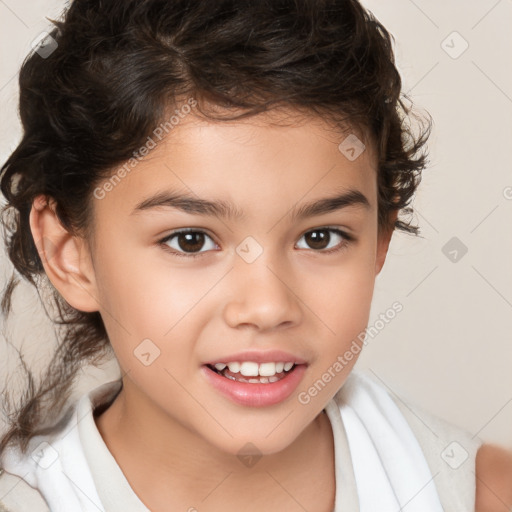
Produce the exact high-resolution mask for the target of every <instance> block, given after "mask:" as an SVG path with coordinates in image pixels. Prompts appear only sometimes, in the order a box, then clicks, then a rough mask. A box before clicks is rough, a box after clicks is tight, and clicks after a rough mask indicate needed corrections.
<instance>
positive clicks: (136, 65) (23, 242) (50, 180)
mask: <svg viewBox="0 0 512 512" xmlns="http://www.w3.org/2000/svg"><path fill="white" fill-rule="evenodd" d="M53 23H54V24H55V27H54V28H53V29H52V30H51V32H50V36H51V38H52V39H53V42H52V40H51V39H48V40H49V41H50V42H52V44H53V52H52V53H51V54H50V55H43V54H42V53H41V52H37V51H35V52H32V53H31V54H30V55H28V56H27V58H26V59H25V61H24V63H23V65H22V67H21V70H20V76H19V86H20V100H19V101H20V102H19V111H20V116H21V121H22V125H23V137H22V140H21V142H20V143H19V145H18V146H17V148H16V149H15V151H14V152H13V153H12V154H11V156H10V157H9V158H8V160H7V161H6V162H5V164H4V165H3V166H2V168H1V174H0V178H1V181H0V189H1V192H2V194H3V196H4V197H5V199H6V200H7V203H6V205H5V207H4V208H3V210H2V225H3V227H4V233H3V237H4V241H5V244H6V247H7V250H8V254H9V257H10V259H11V261H12V263H13V265H14V267H15V270H14V271H13V274H12V276H11V278H10V281H9V283H8V284H7V286H6V288H5V290H4V292H3V298H2V303H1V305H2V312H3V314H4V315H6V317H7V316H8V315H9V312H10V311H11V298H12V292H13V290H14V289H15V287H16V285H17V283H18V282H19V278H18V277H19V275H21V276H23V277H24V278H25V279H26V280H27V281H28V282H30V283H31V284H32V285H34V286H35V287H36V289H38V291H39V289H42V287H43V286H48V287H49V290H50V292H51V293H50V294H49V297H50V300H51V302H52V304H54V305H55V307H56V309H55V314H54V315H53V318H52V321H53V322H54V323H55V324H56V325H57V324H58V325H60V326H62V327H63V329H62V331H63V334H62V336H61V339H60V340H59V343H58V345H57V350H56V352H55V355H54V357H53V359H52V361H51V363H50V365H49V367H48V368H47V369H46V371H45V372H44V373H43V374H42V377H41V379H40V382H39V383H37V384H36V382H35V379H34V376H33V375H32V373H31V372H30V370H29V369H28V367H27V365H26V364H25V363H24V362H23V357H22V355H21V353H20V354H19V355H20V357H21V359H22V362H23V368H24V369H25V372H26V374H27V382H28V386H27V389H26V390H25V392H24V393H23V396H22V398H21V401H20V403H21V405H20V406H19V407H17V408H15V411H14V412H12V411H11V412H7V413H6V415H7V417H8V418H9V420H10V427H9V430H8V431H7V432H6V433H5V434H4V435H3V437H2V440H1V442H0V453H1V452H2V451H3V450H4V449H5V448H6V447H7V446H8V445H10V444H11V443H13V444H14V443H17V444H18V446H19V447H20V448H21V449H22V450H23V451H25V450H26V449H27V446H28V443H29V440H30V439H31V438H32V437H33V436H35V435H37V434H41V433H44V432H46V431H48V429H49V428H52V421H53V422H54V424H53V425H54V427H55V426H56V425H57V423H56V419H57V418H59V415H60V416H61V421H60V423H62V414H61V413H62V410H63V408H64V405H65V403H66V401H67V400H68V399H69V397H70V392H71V389H72V387H73V384H74V380H75V378H76V375H77V373H78V369H79V368H80V367H81V366H82V365H85V364H94V365H95V364H97V363H98V362H99V361H101V360H103V358H105V357H107V356H108V357H110V356H112V350H111V347H110V343H109V339H108V335H107V332H106V330H105V326H104V324H103V321H102V318H101V316H100V313H99V312H82V311H78V310H76V309H74V308H72V307H71V306H70V305H69V304H67V303H66V302H65V301H64V300H63V298H62V297H61V296H60V295H59V293H58V292H57V291H56V290H55V289H54V288H53V287H52V286H51V284H50V283H49V280H48V278H47V276H46V274H45V272H44V267H43V265H42V263H41V259H40V256H39V253H38V250H37V249H38V248H37V245H38V241H35V240H34V239H33V236H32V233H31V229H30V225H29V213H30V210H31V207H32V202H33V200H34V198H35V197H36V196H38V195H40V194H43V195H45V196H46V197H48V198H51V199H52V200H53V201H54V202H55V204H56V213H57V215H58V218H59V220H60V221H61V222H62V225H63V226H64V227H65V228H66V229H67V230H68V231H69V232H70V233H71V234H73V235H74V236H85V237H89V236H90V235H91V233H90V227H91V222H90V221H91V204H92V201H91V199H92V198H91V195H92V193H93V190H94V189H95V187H96V186H97V184H98V183H100V182H101V181H102V180H103V179H105V178H106V177H109V176H110V175H111V173H112V169H113V168H114V167H116V166H118V165H120V164H122V163H123V162H126V161H127V160H128V159H129V158H130V157H132V156H133V154H134V151H136V150H137V148H140V147H141V146H142V145H143V144H144V143H145V142H146V141H147V138H148V136H150V135H151V133H152V132H153V130H154V128H155V127H156V126H158V125H159V124H160V123H161V122H162V120H163V119H164V116H165V114H166V112H169V109H171V110H172V109H173V108H175V107H176V106H178V100H179V98H183V97H194V98H195V99H196V100H197V101H198V102H199V103H198V105H199V106H201V105H203V106H204V107H206V106H208V105H210V106H214V107H215V108H214V109H211V112H210V113H209V114H207V113H206V112H205V109H203V108H200V109H199V110H200V111H201V112H202V113H203V114H204V115H208V116H209V117H210V118H211V119H216V120H218V121H219V122H222V120H225V119H239V118H245V117H249V116H254V115H256V114H258V113H260V112H265V111H270V110H271V109H277V108H279V107H282V106H284V107H287V108H292V109H294V110H296V111H303V112H308V113H310V114H313V115H316V116H320V117H321V118H322V119H326V120H332V121H333V122H335V123H338V125H339V126H352V127H357V128H360V129H361V130H363V131H364V132H365V133H367V134H368V136H369V137H370V138H371V140H372V141H373V142H374V143H375V145H376V150H377V155H378V176H377V180H378V209H379V214H378V215H379V226H380V227H381V228H385V227H387V228H389V229H392V228H398V229H401V230H403V231H406V232H410V233H417V231H418V229H417V227H415V226H412V225H411V224H410V223H409V222H406V221H404V220H403V219H400V218H399V219H397V220H396V222H395V223H394V225H390V221H389V218H390V213H391V212H397V211H401V212H405V213H407V214H410V213H411V211H412V210H411V208H410V206H409V205H410V201H411V198H412V196H413V194H414V192H415V190H416V188H417V186H418V184H419V181H420V177H421V171H422V170H423V169H424V168H425V167H426V163H427V159H426V156H427V154H426V152H425V151H420V150H422V148H423V146H424V144H425V142H426V141H427V139H428V137H429V135H430V131H431V125H432V123H431V120H430V116H428V118H427V117H422V116H418V115H416V114H414V113H413V111H412V107H411V106H409V107H407V106H406V103H404V101H403V100H404V99H407V100H408V101H409V102H410V100H409V99H408V98H407V96H406V95H405V94H404V93H403V92H402V90H401V89H402V83H401V79H400V75H399V73H398V71H397V69H396V67H395V62H394V53H393V49H392V43H393V36H392V35H391V34H389V33H388V31H387V30H386V29H385V28H384V27H383V26H382V24H381V23H379V21H378V20H376V19H375V17H374V16H373V15H372V14H371V13H370V12H369V11H367V10H365V9H364V8H363V7H362V6H361V5H360V4H359V2H358V1H357V0H216V1H214V2H212V1H211V0H109V1H104V0H87V1H86V0H74V1H73V2H72V3H71V5H70V6H69V8H68V9H67V10H66V11H65V13H64V15H63V17H62V20H61V21H54V22H53ZM49 48H52V46H51V45H50V46H49ZM411 105H412V103H411ZM219 107H220V108H219ZM213 110H217V111H222V115H220V116H217V117H216V116H215V115H214V114H213ZM230 113H232V114H233V115H226V114H230ZM412 115H414V117H415V118H416V120H418V121H420V123H419V124H420V126H421V130H420V131H419V133H418V134H415V133H414V132H413V130H412V129H411V123H410V122H409V121H410V118H411V116H412ZM41 300H43V299H41ZM47 314H48V311H47ZM3 396H4V402H6V403H10V402H11V399H10V397H9V393H8V392H7V390H5V391H4V393H3ZM11 408H13V407H11ZM13 409H14V408H13ZM68 412H69V409H68ZM64 416H65V415H64Z"/></svg>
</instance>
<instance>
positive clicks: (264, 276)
mask: <svg viewBox="0 0 512 512" xmlns="http://www.w3.org/2000/svg"><path fill="white" fill-rule="evenodd" d="M277 259H278V258H271V257H270V254H269V252H268V251H265V252H264V253H263V254H262V255H261V256H260V257H259V258H258V259H256V260H255V261H253V262H252V263H247V262H246V261H244V260H243V259H238V261H236V263H235V268H234V269H233V271H232V272H231V273H230V274H231V275H230V286H231V287H232V288H231V293H229V294H228V296H229V297H230V299H229V301H228V302H227V304H226V306H225V308H224V318H225V321H226V323H227V324H228V325H229V326H230V327H233V328H239V327H242V326H248V325H250V326H253V327H255V328H257V329H258V330H274V329H279V328H285V327H288V328H290V327H293V326H295V325H298V324H299V323H300V321H301V319H302V315H303V309H302V307H301V305H302V304H303V303H302V301H301V299H300V298H299V293H300V292H299V290H297V285H296V282H295V280H294V278H293V273H292V272H291V271H290V269H289V268H286V267H285V265H283V264H281V265H279V266H276V260H277Z"/></svg>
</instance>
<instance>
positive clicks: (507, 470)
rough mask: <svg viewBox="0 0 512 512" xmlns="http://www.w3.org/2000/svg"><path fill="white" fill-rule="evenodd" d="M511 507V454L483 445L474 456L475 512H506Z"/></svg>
mask: <svg viewBox="0 0 512 512" xmlns="http://www.w3.org/2000/svg"><path fill="white" fill-rule="evenodd" d="M511 507H512V452H511V451H509V450H506V449H505V448H501V447H499V446H496V445H492V444H484V445H482V446H481V447H480V449H479V450H478V453H477V456H476V508H475V510H476V512H507V511H509V510H510V509H511Z"/></svg>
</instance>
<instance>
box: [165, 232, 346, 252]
mask: <svg viewBox="0 0 512 512" xmlns="http://www.w3.org/2000/svg"><path fill="white" fill-rule="evenodd" d="M314 231H330V232H332V233H336V234H337V235H340V236H341V237H342V238H344V240H343V241H342V242H340V243H339V244H338V246H337V247H335V248H333V249H327V250H325V249H323V250H322V249H319V250H315V249H311V250H312V251H313V252H318V253H322V254H334V253H338V252H340V251H342V250H344V249H346V248H347V246H348V245H349V244H350V243H351V242H353V241H355V238H354V237H353V236H351V235H348V234H347V233H345V231H342V230H341V229H338V228H331V227H328V226H324V227H321V228H315V229H310V230H309V231H306V232H305V233H304V234H303V235H302V236H304V235H306V234H308V233H312V232H314ZM183 233H203V234H204V235H206V236H207V237H209V238H211V239H212V240H213V238H212V237H211V236H210V235H209V234H208V233H206V232H205V231H202V230H201V229H194V228H190V229H180V230H178V231H174V232H173V233H171V234H170V235H168V236H166V237H165V238H163V239H161V240H159V241H158V244H159V245H161V246H162V248H163V249H164V251H167V252H169V253H171V254H172V255H173V256H178V257H185V258H198V257H200V256H203V255H204V254H206V253H207V252H209V251H203V252H197V253H184V252H179V251H175V250H174V249H171V248H170V247H169V246H168V245H167V244H166V242H168V241H169V240H171V239H172V238H174V237H175V236H177V235H180V234H183ZM302 236H301V238H302Z"/></svg>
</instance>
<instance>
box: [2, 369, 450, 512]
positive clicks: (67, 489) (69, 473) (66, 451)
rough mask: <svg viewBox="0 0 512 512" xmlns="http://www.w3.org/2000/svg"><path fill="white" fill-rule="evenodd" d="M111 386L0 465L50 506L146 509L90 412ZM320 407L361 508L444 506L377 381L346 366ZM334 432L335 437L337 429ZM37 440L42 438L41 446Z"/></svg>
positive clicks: (371, 511)
mask: <svg viewBox="0 0 512 512" xmlns="http://www.w3.org/2000/svg"><path fill="white" fill-rule="evenodd" d="M118 385H119V383H118V381H112V382H109V383H106V384H102V385H101V386H98V387H97V388H95V389H93V390H92V391H90V392H89V393H87V394H85V395H84V396H83V397H82V398H81V399H80V400H79V401H78V404H77V407H76V408H75V410H74V414H73V417H72V419H71V421H70V423H69V424H68V426H67V427H66V428H65V429H64V430H63V431H62V432H60V433H58V434H56V435H55V436H52V437H45V438H35V439H33V440H32V442H31V447H32V449H34V448H35V447H36V446H38V445H40V448H41V449H40V450H37V452H36V453H38V454H39V455H40V457H36V458H37V459H39V463H37V462H36V458H33V457H32V456H31V455H30V452H29V455H28V456H26V457H24V458H20V457H19V456H18V454H17V452H15V451H14V450H7V451H6V452H5V453H4V455H3V457H2V467H4V468H5V470H6V471H8V472H9V473H12V474H15V475H18V476H20V477H22V478H23V479H24V480H26V481H27V482H28V483H29V484H30V485H32V486H33V487H35V488H37V489H39V491H40V492H41V494H42V495H43V497H44V498H45V500H46V501H47V503H48V506H49V508H50V511H51V512H99V511H101V512H107V511H108V512H126V511H127V510H129V511H130V512H139V511H140V512H149V510H148V509H147V507H145V506H144V504H143V503H142V502H141V501H140V499H139V498H138V496H137V495H136V494H135V493H134V492H133V490H132V489H131V488H130V486H129V484H128V482H127V480H126V478H125V477H124V475H123V473H122V471H121V469H120V467H119V466H118V465H117V463H116V461H115V459H114V457H113V456H112V454H111V453H110V452H109V451H108V448H107V447H106V445H105V443H104V442H103V440H102V438H101V435H100V434H99V432H98V430H97V427H96V424H95V422H94V418H93V416H92V411H93V409H94V407H95V406H96V405H97V403H98V400H99V398H101V397H102V396H104V395H105V394H108V393H109V392H111V390H113V389H114V388H115V387H118ZM326 413H327V416H328V417H329V420H330V421H331V424H333V423H336V422H335V421H333V420H334V419H335V416H336V418H337V419H341V420H342V422H343V424H344V426H345V430H346V434H347V440H348V445H349V450H350V457H351V458H352V464H353V469H354V475H355V481H356V486H357V495H358V496H359V504H360V512H375V511H376V510H378V511H379V512H398V511H400V510H402V508H403V507H405V506H407V508H406V509H407V511H408V512H443V508H442V506H441V504H440V501H439V497H438V494H437V491H436V488H435V485H434V481H433V477H432V474H431V472H430V470H429V468H428V465H427V462H426V460H425V457H424V455H423V453H422V450H421V447H420V445H419V443H418V441H417V439H416V438H415V437H414V434H413V432H412V431H411V429H410V427H409V426H408V424H407V422H406V420H405V418H404V417H403V415H402V413H401V412H400V410H399V409H398V408H397V406H396V405H395V404H394V402H393V401H392V399H391V398H390V396H389V395H388V393H387V392H386V391H385V390H384V389H383V388H382V387H381V386H380V385H378V384H377V383H376V382H374V381H373V380H372V379H370V378H368V377H367V376H364V375H362V374H359V373H355V372H352V374H351V375H350V376H349V378H348V379H347V382H346V383H345V385H344V386H343V387H342V389H341V390H340V391H339V392H338V393H337V394H336V395H335V396H334V398H333V399H332V400H331V401H330V402H329V404H328V405H327V406H326ZM334 434H335V435H334V441H335V443H336V438H337V437H338V438H339V436H337V432H334ZM42 441H47V442H48V443H49V444H42V445H41V444H40V443H41V442H42ZM84 447H87V450H88V452H87V455H86V454H85V453H84ZM335 447H336V444H335ZM335 453H336V457H337V460H336V467H337V468H338V467H340V466H341V463H340V461H339V460H338V458H339V457H340V456H342V455H343V456H345V457H348V456H349V454H346V453H343V454H341V453H340V451H339V450H337V451H336V448H335ZM56 454H58V457H55V455H56ZM92 469H93V470H92ZM338 476H339V475H337V477H338ZM95 482H96V485H95ZM98 489H100V490H101V492H100V493H98ZM100 496H102V497H103V502H102V500H101V499H100ZM336 503H339V500H338V499H337V500H336ZM337 507H339V505H337ZM334 512H357V511H356V509H355V508H353V509H352V510H350V511H348V510H346V509H344V510H341V509H338V508H337V509H336V510H335V511H334Z"/></svg>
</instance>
